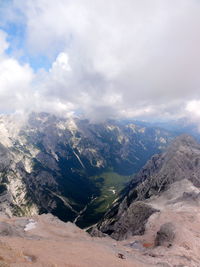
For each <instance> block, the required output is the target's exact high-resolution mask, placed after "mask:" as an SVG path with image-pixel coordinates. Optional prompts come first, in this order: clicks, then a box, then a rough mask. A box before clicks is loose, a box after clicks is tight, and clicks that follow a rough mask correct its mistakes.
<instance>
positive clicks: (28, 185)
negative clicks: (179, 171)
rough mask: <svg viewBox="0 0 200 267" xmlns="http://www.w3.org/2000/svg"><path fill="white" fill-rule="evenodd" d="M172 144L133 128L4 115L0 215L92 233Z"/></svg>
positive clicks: (162, 135)
mask: <svg viewBox="0 0 200 267" xmlns="http://www.w3.org/2000/svg"><path fill="white" fill-rule="evenodd" d="M172 138H173V134H171V133H170V132H168V131H166V130H162V129H160V128H155V127H154V128H151V127H143V126H139V125H137V124H134V123H131V122H127V123H125V122H117V121H108V122H106V123H99V124H94V123H90V122H89V121H88V120H81V119H78V118H77V119H71V118H70V119H65V118H60V117H56V116H54V115H50V114H48V113H32V114H30V115H29V116H28V117H27V118H26V119H21V120H20V118H19V117H17V118H16V117H15V116H14V115H13V116H11V115H2V116H1V117H0V210H1V211H2V212H4V213H6V214H9V215H16V216H22V215H34V214H41V213H48V212H50V213H52V214H54V215H56V216H58V217H59V218H60V219H61V220H63V221H72V222H75V223H76V224H77V225H79V226H81V227H86V226H90V225H91V224H93V223H96V222H98V220H99V219H101V217H102V215H103V214H104V213H105V211H106V210H107V209H108V208H109V205H110V204H111V203H112V202H113V201H114V200H115V199H116V198H117V197H118V193H119V192H120V191H121V189H122V188H123V187H124V186H125V184H126V183H127V182H129V181H130V180H131V178H132V175H133V174H134V173H136V172H137V171H138V170H139V169H140V168H141V167H142V166H143V165H144V164H145V162H146V161H147V160H148V159H149V158H150V157H151V156H152V155H153V154H155V153H158V152H160V151H162V150H163V149H165V148H166V146H167V145H168V143H169V142H170V140H171V139H172Z"/></svg>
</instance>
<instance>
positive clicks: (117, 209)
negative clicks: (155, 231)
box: [97, 135, 200, 239]
mask: <svg viewBox="0 0 200 267" xmlns="http://www.w3.org/2000/svg"><path fill="white" fill-rule="evenodd" d="M199 164H200V145H199V144H198V143H197V142H196V141H195V140H194V139H193V138H192V137H190V136H188V135H181V136H180V137H177V138H176V139H175V140H174V141H173V142H172V143H171V145H170V146H169V148H168V149H167V151H166V152H165V153H163V154H160V155H155V156H153V157H152V158H151V159H150V160H149V161H148V162H147V164H146V165H145V166H144V167H143V168H142V169H141V170H140V171H139V172H138V174H136V175H135V177H134V178H133V180H132V181H131V182H130V184H129V185H128V186H127V188H126V190H124V192H123V195H122V197H121V198H119V199H118V201H116V202H115V203H114V205H113V207H112V208H111V209H110V210H109V211H108V212H107V214H106V215H105V217H104V219H103V220H102V221H101V222H100V223H99V224H98V226H97V228H98V229H99V230H100V231H102V232H103V233H107V234H110V235H111V236H112V237H113V238H115V239H124V238H126V237H127V236H129V235H131V234H132V235H134V234H138V227H135V225H140V231H139V234H143V233H144V231H145V230H144V229H145V227H144V225H145V224H146V222H147V221H148V218H149V216H150V215H151V214H153V213H155V212H159V209H157V208H158V205H157V204H156V205H155V204H154V205H151V204H150V203H151V200H152V199H154V203H155V202H156V200H155V199H159V198H160V197H162V196H163V194H165V192H166V191H169V190H171V191H170V192H171V193H169V194H167V198H169V199H168V200H170V199H176V197H178V196H180V197H181V199H185V196H186V195H187V196H188V192H187V193H186V194H185V192H186V191H187V186H186V184H191V186H189V187H188V188H190V189H191V192H190V193H189V195H191V196H194V195H195V196H196V194H197V191H198V190H199V189H198V190H195V188H200V168H199V166H200V165H199ZM183 181H188V182H187V183H186V182H183ZM176 183H180V186H182V187H181V188H182V190H183V192H182V194H183V195H180V194H179V193H178V191H177V190H175V191H173V190H172V189H173V186H174V185H175V184H176ZM184 190H185V191H184ZM197 195H198V194H197ZM158 202H159V200H158ZM175 202H176V201H175ZM137 203H140V210H138V213H137V211H136V210H135V206H137V205H138V204H137ZM141 214H142V216H141Z"/></svg>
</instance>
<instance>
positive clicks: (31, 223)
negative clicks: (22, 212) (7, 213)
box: [24, 219, 37, 231]
mask: <svg viewBox="0 0 200 267" xmlns="http://www.w3.org/2000/svg"><path fill="white" fill-rule="evenodd" d="M36 224H37V222H36V221H34V220H33V219H30V220H29V223H27V225H26V226H25V228H24V231H30V230H32V229H35V228H36Z"/></svg>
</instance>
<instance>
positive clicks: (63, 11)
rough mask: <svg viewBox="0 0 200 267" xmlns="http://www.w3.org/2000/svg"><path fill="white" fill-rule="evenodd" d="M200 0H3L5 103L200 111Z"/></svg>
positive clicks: (0, 73) (90, 113)
mask: <svg viewBox="0 0 200 267" xmlns="http://www.w3.org/2000/svg"><path fill="white" fill-rule="evenodd" d="M199 14H200V1H199V0H162V1H161V0H151V1H149V0H106V1H105V0H76V1H74V0H56V1H55V0H26V1H24V0H0V112H1V113H11V112H29V111H32V110H36V111H48V112H55V113H58V114H61V115H73V114H82V115H84V116H86V117H89V118H91V119H93V120H95V119H96V120H99V119H105V118H125V117H128V118H143V119H168V118H180V117H183V116H188V117H190V118H194V119H196V118H197V119H198V118H199V117H200V15H199Z"/></svg>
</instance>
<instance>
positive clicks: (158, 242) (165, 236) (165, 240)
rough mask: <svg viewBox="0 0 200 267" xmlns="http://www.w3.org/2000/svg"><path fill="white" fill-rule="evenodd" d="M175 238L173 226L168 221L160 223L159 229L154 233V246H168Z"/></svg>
mask: <svg viewBox="0 0 200 267" xmlns="http://www.w3.org/2000/svg"><path fill="white" fill-rule="evenodd" d="M174 238H175V226H174V224H173V223H171V222H168V223H165V224H163V225H161V227H160V230H159V231H158V232H157V234H156V239H155V246H166V247H170V246H171V245H172V243H173V241H174Z"/></svg>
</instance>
